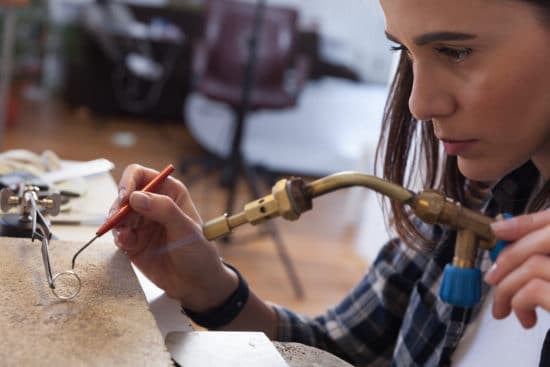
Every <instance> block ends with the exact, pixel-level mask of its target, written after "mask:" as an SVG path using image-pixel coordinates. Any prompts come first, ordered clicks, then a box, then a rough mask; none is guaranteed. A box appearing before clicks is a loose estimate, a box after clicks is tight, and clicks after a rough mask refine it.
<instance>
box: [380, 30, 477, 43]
mask: <svg viewBox="0 0 550 367" xmlns="http://www.w3.org/2000/svg"><path fill="white" fill-rule="evenodd" d="M384 33H385V34H386V37H387V38H388V39H389V40H390V41H392V42H395V43H399V44H401V42H399V40H398V39H397V37H395V36H392V35H391V34H390V33H388V32H384ZM474 38H477V36H476V35H475V34H471V33H461V32H447V31H441V32H429V33H425V34H421V35H420V36H416V37H414V38H413V41H414V43H415V44H417V45H418V46H423V45H426V44H428V43H432V42H441V41H465V40H471V39H474Z"/></svg>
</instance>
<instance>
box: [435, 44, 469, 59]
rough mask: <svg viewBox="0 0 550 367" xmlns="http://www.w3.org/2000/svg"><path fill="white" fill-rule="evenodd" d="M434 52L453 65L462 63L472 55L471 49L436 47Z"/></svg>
mask: <svg viewBox="0 0 550 367" xmlns="http://www.w3.org/2000/svg"><path fill="white" fill-rule="evenodd" d="M435 50H436V51H437V52H439V53H440V54H442V55H444V56H447V57H448V58H449V59H451V61H452V62H455V63H458V62H461V61H463V60H464V59H466V58H467V57H468V56H469V55H470V54H471V53H472V49H471V48H452V47H437V48H436V49H435Z"/></svg>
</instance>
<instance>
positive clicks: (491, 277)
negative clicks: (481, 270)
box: [483, 263, 497, 284]
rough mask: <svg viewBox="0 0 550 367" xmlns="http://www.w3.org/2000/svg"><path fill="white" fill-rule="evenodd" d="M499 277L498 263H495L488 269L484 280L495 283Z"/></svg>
mask: <svg viewBox="0 0 550 367" xmlns="http://www.w3.org/2000/svg"><path fill="white" fill-rule="evenodd" d="M496 277H497V263H494V264H493V265H492V266H491V268H490V269H489V270H488V271H487V274H485V277H484V278H483V280H485V283H488V284H493V283H494V282H495V280H496Z"/></svg>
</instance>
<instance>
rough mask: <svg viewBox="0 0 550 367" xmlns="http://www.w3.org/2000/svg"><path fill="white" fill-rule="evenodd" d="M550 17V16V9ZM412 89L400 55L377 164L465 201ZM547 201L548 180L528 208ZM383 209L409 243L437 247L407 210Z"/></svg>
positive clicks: (392, 177) (392, 175)
mask: <svg viewBox="0 0 550 367" xmlns="http://www.w3.org/2000/svg"><path fill="white" fill-rule="evenodd" d="M530 2H533V1H530ZM537 3H540V4H543V6H546V9H548V5H547V3H548V2H546V1H544V2H543V1H538V2H537ZM547 13H548V14H550V11H548V12H547ZM412 85H413V71H412V65H411V61H410V60H409V58H408V57H407V56H406V55H405V53H402V54H401V57H400V60H399V64H398V67H397V71H396V74H395V77H394V80H393V82H392V84H391V87H390V93H389V96H388V101H387V103H386V107H385V111H384V118H383V125H382V133H381V136H380V140H379V143H378V147H377V153H376V161H378V160H379V159H383V177H384V178H385V179H386V180H389V181H391V182H395V183H397V184H399V185H402V186H405V187H410V185H411V184H412V180H413V179H415V178H416V179H417V178H418V177H414V176H413V175H421V177H420V178H421V184H422V186H423V189H435V190H440V191H443V192H444V193H445V195H447V196H448V197H451V198H453V199H455V200H458V201H460V202H462V203H464V198H465V194H466V193H465V191H466V185H465V183H466V179H465V177H464V176H463V175H462V174H461V173H460V171H459V170H458V165H457V160H456V157H452V156H449V157H446V156H444V155H443V154H440V153H441V152H440V149H439V142H438V140H437V138H436V136H435V134H434V129H433V125H432V123H431V122H430V121H427V122H419V121H417V120H416V119H415V118H414V117H413V116H412V114H411V112H410V110H409V104H408V101H409V97H410V94H411V91H412ZM375 166H377V165H375ZM471 185H473V186H476V185H479V186H482V185H483V184H482V183H475V182H474V183H472V184H471ZM549 198H550V182H546V184H545V185H544V187H543V189H542V190H541V191H540V192H539V193H538V194H537V195H536V197H535V199H534V200H533V201H532V204H531V206H530V208H528V210H529V211H536V210H540V209H541V208H542V207H544V206H545V205H548V201H549ZM384 209H385V214H386V217H390V218H389V219H390V220H389V224H390V225H391V226H392V227H394V229H395V230H396V232H397V234H398V235H399V237H400V238H401V239H402V240H403V241H404V242H405V243H406V244H408V245H409V246H412V247H415V248H417V249H421V250H429V249H430V248H431V246H433V243H432V242H431V241H429V239H427V238H425V237H424V236H423V235H422V234H421V233H420V231H419V229H418V228H417V227H416V226H415V225H414V218H413V216H412V215H411V213H410V211H408V210H407V208H406V207H404V206H403V205H401V204H400V203H398V202H395V201H391V202H390V207H389V210H390V211H391V213H388V211H389V210H388V208H387V207H385V208H384ZM388 214H391V216H389V215H388ZM419 240H420V241H419ZM419 243H420V244H421V245H419Z"/></svg>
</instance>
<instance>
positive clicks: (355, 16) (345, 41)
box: [267, 0, 391, 83]
mask: <svg viewBox="0 0 550 367" xmlns="http://www.w3.org/2000/svg"><path fill="white" fill-rule="evenodd" d="M267 2H268V3H269V4H283V5H292V6H294V7H296V8H298V9H299V10H300V12H301V23H302V26H304V27H310V26H312V25H314V24H317V25H318V27H319V30H320V32H321V34H322V35H323V36H324V37H325V42H324V46H325V47H324V49H323V53H324V54H325V55H326V56H327V57H330V59H333V60H335V61H339V62H342V63H345V64H347V65H350V66H352V67H353V68H354V69H355V70H357V71H358V72H359V74H360V75H361V76H362V77H363V78H364V79H365V80H367V81H378V82H381V83H385V82H386V81H387V75H388V72H389V69H390V64H391V62H390V60H391V54H390V51H389V42H388V41H387V40H386V37H385V36H384V16H383V13H382V10H381V8H380V5H379V3H378V0H267Z"/></svg>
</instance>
